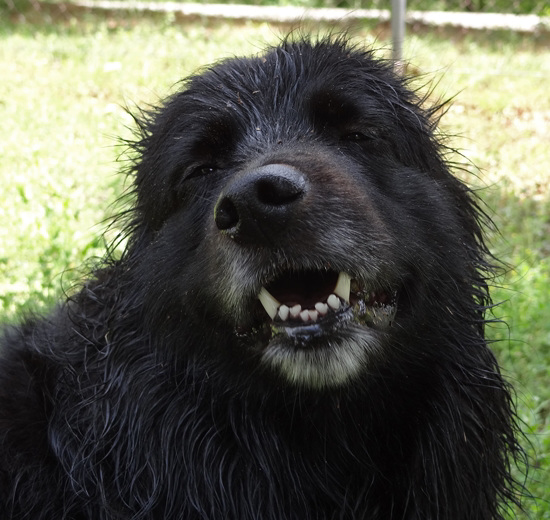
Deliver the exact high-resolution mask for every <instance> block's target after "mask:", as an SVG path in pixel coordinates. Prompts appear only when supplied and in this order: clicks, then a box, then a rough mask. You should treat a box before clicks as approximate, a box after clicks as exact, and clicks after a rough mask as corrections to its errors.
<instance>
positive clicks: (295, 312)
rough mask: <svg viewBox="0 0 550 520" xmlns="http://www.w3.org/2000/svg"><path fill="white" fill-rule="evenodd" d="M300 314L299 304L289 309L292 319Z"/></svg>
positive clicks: (300, 307)
mask: <svg viewBox="0 0 550 520" xmlns="http://www.w3.org/2000/svg"><path fill="white" fill-rule="evenodd" d="M301 312H302V306H301V305H300V304H296V305H294V306H293V307H291V308H290V316H292V317H293V318H297V317H298V316H299V315H300V313H301Z"/></svg>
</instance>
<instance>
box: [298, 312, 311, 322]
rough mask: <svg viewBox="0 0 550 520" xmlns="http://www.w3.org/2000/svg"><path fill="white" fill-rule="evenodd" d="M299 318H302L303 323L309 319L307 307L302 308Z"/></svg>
mask: <svg viewBox="0 0 550 520" xmlns="http://www.w3.org/2000/svg"><path fill="white" fill-rule="evenodd" d="M300 318H302V321H303V322H304V323H307V322H308V321H309V311H308V310H307V309H304V310H303V311H302V312H301V313H300Z"/></svg>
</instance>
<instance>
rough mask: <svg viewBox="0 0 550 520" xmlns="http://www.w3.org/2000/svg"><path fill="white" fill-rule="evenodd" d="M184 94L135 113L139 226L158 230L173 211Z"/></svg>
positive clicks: (134, 169)
mask: <svg viewBox="0 0 550 520" xmlns="http://www.w3.org/2000/svg"><path fill="white" fill-rule="evenodd" d="M185 113H186V109H185V104H184V103H182V100H181V95H178V94H176V95H174V96H173V97H171V98H169V99H168V100H167V101H166V102H165V103H163V104H162V105H160V106H158V107H156V108H153V109H151V110H150V111H148V112H141V113H140V114H139V115H138V116H134V119H135V121H136V124H137V132H136V133H137V139H136V140H135V141H134V142H133V143H131V148H132V151H133V159H132V160H133V162H132V167H131V175H132V176H133V180H132V181H133V191H134V195H135V208H134V218H135V220H136V221H138V222H137V224H138V225H139V226H140V227H144V228H148V229H151V230H153V231H154V230H158V229H159V228H160V226H161V225H162V222H163V221H164V220H165V219H166V217H167V216H168V215H169V214H170V210H171V207H172V205H173V194H172V187H171V182H170V179H171V178H172V177H173V176H174V171H176V170H177V169H178V167H179V159H180V154H179V153H178V137H179V136H181V133H182V128H181V127H182V121H183V120H184V119H185V117H186V116H185Z"/></svg>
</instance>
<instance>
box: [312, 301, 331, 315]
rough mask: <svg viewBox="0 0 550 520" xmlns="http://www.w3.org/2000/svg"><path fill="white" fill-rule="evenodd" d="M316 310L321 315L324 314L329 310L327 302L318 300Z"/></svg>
mask: <svg viewBox="0 0 550 520" xmlns="http://www.w3.org/2000/svg"><path fill="white" fill-rule="evenodd" d="M315 310H316V311H317V312H318V313H319V314H320V315H321V316H324V315H325V314H326V313H327V312H328V305H327V304H326V303H321V302H317V303H316V304H315Z"/></svg>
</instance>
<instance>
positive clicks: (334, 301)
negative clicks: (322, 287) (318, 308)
mask: <svg viewBox="0 0 550 520" xmlns="http://www.w3.org/2000/svg"><path fill="white" fill-rule="evenodd" d="M327 304H328V306H329V307H330V308H331V309H334V310H335V311H336V310H338V309H339V308H340V300H339V299H338V296H336V295H335V294H331V295H330V296H329V297H328V298H327Z"/></svg>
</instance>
